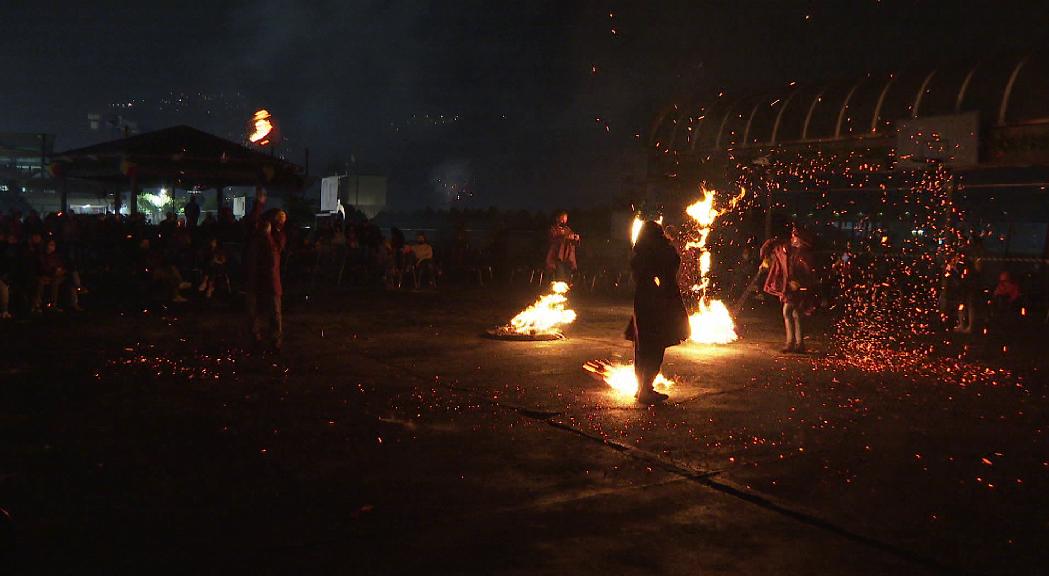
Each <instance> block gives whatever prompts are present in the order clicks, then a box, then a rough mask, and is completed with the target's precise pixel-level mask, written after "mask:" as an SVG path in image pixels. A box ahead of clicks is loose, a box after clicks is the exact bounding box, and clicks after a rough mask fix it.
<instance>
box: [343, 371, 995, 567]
mask: <svg viewBox="0 0 1049 576" xmlns="http://www.w3.org/2000/svg"><path fill="white" fill-rule="evenodd" d="M356 354H359V355H360V356H363V357H365V358H367V359H369V360H371V361H373V362H376V363H378V364H381V365H383V366H386V367H388V368H391V369H394V370H397V371H400V372H402V373H404V374H406V375H407V376H409V377H411V378H414V379H417V380H422V381H424V382H430V381H432V380H431V379H430V378H429V377H428V376H424V375H420V374H418V373H416V372H415V371H414V370H412V369H411V368H407V367H404V366H399V365H397V364H393V363H390V362H388V361H386V360H384V359H381V358H378V357H376V356H373V355H371V354H366V353H363V352H356ZM436 385H437V386H439V387H441V388H444V389H447V390H452V391H455V392H460V393H464V394H469V395H471V396H473V397H474V399H475V400H477V401H478V402H480V403H484V404H488V405H490V406H493V407H496V408H499V409H502V410H507V411H512V412H514V413H516V414H519V415H521V416H524V417H525V418H529V419H531V420H536V421H540V422H544V423H546V424H547V425H548V426H551V427H553V428H557V429H560V430H563V431H565V432H570V433H572V434H576V435H578V436H581V437H583V438H586V439H588V440H591V441H593V442H595V443H598V444H600V445H602V446H604V447H606V448H611V449H613V450H615V451H617V452H619V453H621V454H624V455H625V456H628V457H630V458H633V459H636V460H639V461H642V462H645V463H646V464H649V465H651V466H654V467H657V468H659V469H661V470H663V471H666V472H669V473H671V474H674V475H677V476H679V477H680V478H682V479H683V480H689V481H692V482H695V483H697V484H699V485H701V486H704V487H706V488H709V489H711V490H715V491H717V492H720V493H722V494H725V495H728V496H732V497H734V498H736V499H738V500H742V501H743V502H747V503H749V504H752V505H755V506H758V507H760V508H763V509H765V510H768V511H770V512H774V513H776V514H779V515H781V516H785V517H787V518H790V519H792V520H795V521H797V522H800V523H802V524H805V525H808V526H812V527H815V528H820V529H822V530H824V531H826V532H829V533H831V534H834V535H836V536H839V537H841V538H845V539H846V540H850V541H852V542H856V543H858V544H862V545H864V546H867V547H870V548H873V549H876V550H879V551H881V552H885V553H887V554H891V555H893V556H896V557H898V558H900V559H902V560H905V561H907V562H910V563H912V564H915V565H918V566H921V567H923V568H927V569H929V570H932V571H934V572H938V573H941V574H954V575H973V576H975V573H973V572H969V571H966V570H964V569H962V568H959V567H956V566H948V565H945V564H943V563H941V562H939V561H937V560H935V559H933V558H931V557H928V556H925V555H923V554H920V553H918V552H914V551H912V550H909V549H906V548H903V547H901V546H898V545H895V544H892V543H890V542H887V541H884V540H881V539H878V538H875V537H872V536H866V535H864V534H862V533H860V532H857V531H854V530H851V529H849V528H847V527H845V526H842V525H840V524H836V523H834V522H832V521H830V520H827V519H825V518H823V517H821V516H820V515H819V514H818V513H817V512H815V511H811V510H806V509H804V508H803V507H802V506H799V505H797V504H792V503H787V502H784V501H781V500H779V499H778V498H775V497H773V496H770V495H768V494H763V493H761V492H758V491H755V490H753V489H750V488H746V487H744V486H740V485H738V484H736V483H734V482H732V481H731V480H728V479H719V478H717V477H718V476H720V475H721V473H722V472H723V471H724V470H697V469H694V468H692V467H690V466H688V465H686V464H683V463H680V462H677V461H675V460H674V459H672V458H669V457H667V456H663V455H660V454H658V453H655V452H650V451H647V450H642V449H640V448H637V447H635V446H631V445H629V444H624V443H622V442H617V441H615V440H611V439H608V438H605V437H602V436H599V435H597V434H593V433H590V432H587V431H585V430H583V429H581V428H577V427H575V426H572V425H571V424H568V423H566V422H563V421H561V420H558V419H557V417H558V416H561V415H562V412H561V411H547V410H540V409H533V408H527V407H523V406H519V405H515V404H511V403H507V402H501V401H499V400H493V399H491V398H488V397H484V396H481V393H480V392H479V391H478V390H476V389H472V388H468V387H464V386H456V385H453V384H449V383H446V382H441V381H440V380H437V382H436Z"/></svg>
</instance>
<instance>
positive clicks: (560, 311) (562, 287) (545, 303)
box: [510, 282, 576, 334]
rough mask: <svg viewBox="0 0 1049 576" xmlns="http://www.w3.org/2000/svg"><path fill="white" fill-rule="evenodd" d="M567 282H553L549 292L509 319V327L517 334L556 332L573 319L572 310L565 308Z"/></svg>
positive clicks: (573, 312) (573, 313) (574, 315)
mask: <svg viewBox="0 0 1049 576" xmlns="http://www.w3.org/2000/svg"><path fill="white" fill-rule="evenodd" d="M567 293H568V284H567V283H565V282H554V283H552V284H551V285H550V293H549V294H544V295H542V296H540V297H539V299H538V300H536V301H535V304H532V305H531V306H529V307H528V308H525V309H524V310H522V311H521V312H520V313H519V314H518V315H517V316H514V317H513V319H512V320H510V327H511V328H512V329H513V331H514V332H516V333H518V334H540V333H542V334H556V333H559V332H560V331H561V327H562V326H564V325H565V324H571V323H572V322H574V321H575V317H576V313H575V311H574V310H567V309H565V305H566V304H567V303H568V297H567V296H565V294H567Z"/></svg>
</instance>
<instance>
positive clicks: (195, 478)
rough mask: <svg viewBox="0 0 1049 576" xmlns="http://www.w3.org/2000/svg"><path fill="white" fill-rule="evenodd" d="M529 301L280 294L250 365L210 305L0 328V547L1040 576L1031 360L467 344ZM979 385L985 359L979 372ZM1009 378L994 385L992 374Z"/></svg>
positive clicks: (624, 306) (585, 570)
mask: <svg viewBox="0 0 1049 576" xmlns="http://www.w3.org/2000/svg"><path fill="white" fill-rule="evenodd" d="M533 298H534V294H532V293H527V292H513V293H503V292H501V291H499V290H496V291H493V292H490V293H482V292H467V293H459V292H456V291H454V290H452V289H442V291H441V292H437V293H396V294H379V293H367V292H348V293H341V294H325V295H318V294H315V295H314V296H313V297H311V298H306V297H305V296H290V297H289V298H288V300H287V302H286V309H287V314H286V327H287V328H286V330H287V344H286V350H285V351H284V354H283V355H282V356H281V357H280V358H279V359H276V360H270V359H263V358H258V357H248V356H246V355H244V354H243V352H242V351H241V350H240V348H239V346H238V332H237V330H238V328H239V323H240V318H239V317H238V316H237V315H236V314H235V313H232V312H225V311H219V312H214V311H207V310H192V309H190V310H168V311H164V310H152V311H148V312H135V313H125V314H122V315H116V314H107V313H104V312H88V313H86V314H84V315H82V316H78V317H54V318H46V317H45V318H43V319H35V320H31V321H28V322H18V323H7V324H3V325H0V346H2V349H3V350H4V351H5V353H4V356H3V357H0V382H2V384H0V434H2V435H3V438H4V439H5V441H4V442H3V443H0V508H3V509H4V510H6V511H7V513H8V514H9V515H10V518H9V519H7V520H3V519H0V538H3V539H4V541H5V542H6V543H7V547H6V548H4V547H0V551H3V552H6V553H7V554H8V556H10V559H9V560H7V561H6V562H7V564H6V565H9V566H14V567H16V572H18V573H26V574H44V573H93V572H97V571H105V572H107V573H129V572H133V573H142V572H146V571H149V572H158V571H178V572H188V571H193V572H195V573H218V572H223V573H229V572H231V571H232V572H236V573H239V572H248V571H250V572H254V573H267V574H268V573H273V574H287V573H348V574H404V573H425V574H463V573H477V574H491V573H498V574H526V573H527V574H536V573H539V574H563V573H571V574H590V573H593V574H653V573H657V574H663V573H666V574H927V573H950V574H958V573H976V574H1041V573H1044V572H1045V571H1046V569H1045V568H1044V566H1046V565H1047V560H1049V553H1047V552H1046V551H1045V546H1044V542H1046V538H1047V536H1049V508H1047V506H1046V504H1047V503H1049V497H1047V496H1046V495H1045V494H1046V493H1047V492H1046V489H1047V488H1049V445H1047V438H1046V427H1047V423H1049V420H1047V418H1046V416H1047V410H1049V404H1047V402H1046V397H1045V392H1046V383H1045V382H1043V380H1044V375H1043V372H1044V370H1043V369H1042V367H1041V365H1042V362H1041V359H1040V358H1035V359H1034V360H1033V361H1027V362H1019V361H1017V362H1013V361H1012V360H1011V358H1009V357H1005V358H997V359H995V360H992V361H990V362H984V363H969V362H962V361H958V360H944V361H937V362H930V363H929V364H928V366H925V367H922V368H921V369H917V370H910V371H908V372H906V373H902V372H899V371H895V372H894V371H888V370H880V371H879V370H869V369H862V368H860V367H857V366H855V365H854V364H850V363H847V362H841V361H836V360H834V359H831V358H827V357H825V355H824V354H822V353H820V351H825V350H826V349H827V343H826V342H825V336H824V335H823V334H824V333H825V330H824V331H820V332H818V333H816V334H815V335H814V337H813V339H812V348H814V349H815V350H816V351H817V353H816V354H814V355H810V356H807V357H798V356H786V355H781V354H779V353H778V352H775V350H776V349H777V348H778V344H779V337H780V336H779V331H778V330H779V324H778V323H777V322H776V318H775V312H774V311H765V310H755V311H751V312H748V313H745V314H743V316H742V317H741V318H740V319H739V324H740V331H741V333H742V336H743V338H742V339H741V340H740V341H739V342H737V343H734V344H731V345H725V346H698V345H683V346H678V347H675V348H673V349H671V350H670V351H669V352H668V355H667V361H666V363H665V367H664V373H665V374H667V375H668V376H670V377H671V378H672V379H673V380H674V381H675V384H674V386H673V387H672V388H671V390H670V394H671V400H672V402H671V403H670V404H669V405H666V406H661V407H655V408H644V407H640V406H638V405H635V404H634V403H633V402H632V399H630V398H624V397H622V396H620V395H618V394H617V393H616V392H614V391H613V390H612V389H611V388H609V387H607V386H606V385H604V384H603V383H601V382H598V381H596V380H594V379H592V378H590V377H589V376H588V375H587V374H586V373H585V372H584V371H583V370H582V368H581V367H582V364H583V363H584V362H585V361H587V360H591V359H616V358H619V359H621V360H623V361H626V362H629V359H630V348H629V343H628V342H626V341H624V340H622V338H621V334H622V329H623V326H624V325H625V322H626V320H627V318H628V316H629V306H628V302H626V301H624V300H606V299H601V298H596V297H582V296H579V297H572V305H573V307H574V308H575V309H576V310H577V312H578V313H579V319H578V320H577V321H576V323H575V324H574V325H573V326H572V327H571V328H570V329H569V330H568V335H569V338H568V339H567V340H563V341H555V342H506V341H497V340H491V339H486V338H483V337H482V334H483V332H484V330H485V329H487V328H490V327H492V326H494V325H497V324H500V323H503V322H505V321H506V320H507V319H508V318H510V317H511V316H513V314H514V313H516V312H517V311H518V310H519V309H521V308H523V307H524V306H525V305H527V304H528V303H530V301H531V300H532V299H533ZM1005 364H1013V366H1012V368H1013V369H1012V370H1006V369H1004V368H1005V366H1004V365H1005ZM1020 365H1022V366H1023V367H1022V368H1021V369H1016V368H1015V367H1016V366H1020Z"/></svg>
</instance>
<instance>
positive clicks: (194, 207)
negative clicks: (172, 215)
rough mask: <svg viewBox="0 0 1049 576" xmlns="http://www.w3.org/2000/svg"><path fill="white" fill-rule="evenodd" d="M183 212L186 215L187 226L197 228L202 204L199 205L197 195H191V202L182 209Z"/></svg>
mask: <svg viewBox="0 0 1049 576" xmlns="http://www.w3.org/2000/svg"><path fill="white" fill-rule="evenodd" d="M182 212H183V213H185V215H186V226H188V227H190V228H196V227H197V221H198V220H200V204H197V197H196V196H195V195H190V197H189V202H187V203H186V206H185V207H183V208H182Z"/></svg>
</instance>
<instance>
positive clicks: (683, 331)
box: [626, 221, 689, 404]
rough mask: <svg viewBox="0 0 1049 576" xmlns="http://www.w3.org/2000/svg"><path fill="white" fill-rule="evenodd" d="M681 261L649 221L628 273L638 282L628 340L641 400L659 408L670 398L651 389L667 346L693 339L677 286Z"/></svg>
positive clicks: (658, 228)
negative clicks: (632, 352)
mask: <svg viewBox="0 0 1049 576" xmlns="http://www.w3.org/2000/svg"><path fill="white" fill-rule="evenodd" d="M680 266H681V257H680V256H678V253H677V250H675V249H674V246H673V245H671V244H670V240H669V239H668V238H667V237H666V235H665V234H664V232H663V227H662V226H660V225H659V224H657V223H655V222H652V221H649V222H645V224H644V226H642V227H641V232H640V234H639V235H638V239H637V243H636V244H634V254H633V256H632V257H631V258H630V268H631V271H632V273H633V277H634V285H635V286H636V288H635V290H634V315H633V317H631V318H630V324H629V325H627V329H626V338H627V340H631V341H633V342H634V373H635V374H636V375H637V382H638V390H637V400H638V402H642V403H645V404H657V403H659V402H663V401H664V400H666V399H667V398H668V396H667V395H666V394H662V393H660V392H656V391H655V390H654V389H653V388H652V384H653V382H655V379H656V376H657V375H659V370H660V368H661V367H662V366H663V354H664V352H666V348H667V347H668V346H676V345H678V344H680V343H682V342H684V341H685V340H687V339H688V336H689V325H688V314H686V313H685V305H684V303H683V302H682V300H681V293H680V292H679V291H678V286H677V272H678V268H679V267H680Z"/></svg>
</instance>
